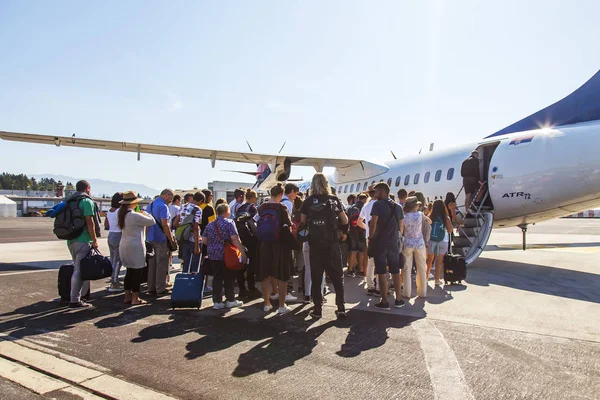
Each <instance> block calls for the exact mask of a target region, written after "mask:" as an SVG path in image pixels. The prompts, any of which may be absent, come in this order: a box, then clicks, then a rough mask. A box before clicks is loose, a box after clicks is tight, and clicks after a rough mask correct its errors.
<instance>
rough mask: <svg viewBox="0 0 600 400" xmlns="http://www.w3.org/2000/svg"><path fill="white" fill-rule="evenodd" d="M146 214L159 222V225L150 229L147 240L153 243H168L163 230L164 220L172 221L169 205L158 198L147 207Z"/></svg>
mask: <svg viewBox="0 0 600 400" xmlns="http://www.w3.org/2000/svg"><path fill="white" fill-rule="evenodd" d="M146 212H147V213H148V214H150V215H151V216H153V217H154V219H156V220H157V221H158V223H157V224H155V225H152V226H151V227H149V228H148V237H147V238H146V239H147V240H149V241H151V242H166V241H167V237H166V236H165V233H164V232H163V229H162V220H163V219H165V218H166V219H167V221H171V213H169V207H168V206H167V203H165V201H164V200H163V199H162V198H160V197H158V198H157V199H156V200H154V201H153V202H152V203H150V204H149V205H148V207H146Z"/></svg>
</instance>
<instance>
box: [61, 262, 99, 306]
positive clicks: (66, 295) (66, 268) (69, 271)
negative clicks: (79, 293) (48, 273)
mask: <svg viewBox="0 0 600 400" xmlns="http://www.w3.org/2000/svg"><path fill="white" fill-rule="evenodd" d="M73 269H74V267H73V264H65V265H61V266H60V268H59V269H58V295H59V296H60V302H61V304H68V303H70V302H71V277H72V276H73ZM90 291H91V285H90V288H89V289H88V292H87V294H85V295H84V296H83V298H86V297H87V298H89V296H90Z"/></svg>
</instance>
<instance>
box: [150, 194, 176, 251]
mask: <svg viewBox="0 0 600 400" xmlns="http://www.w3.org/2000/svg"><path fill="white" fill-rule="evenodd" d="M153 205H154V202H152V203H150V205H149V206H148V207H150V208H151V207H152V206H153ZM149 214H150V215H152V218H154V221H156V224H157V225H158V226H160V230H161V231H163V233H164V235H165V239H166V240H167V249H169V251H171V252H173V251H177V243H175V242H174V241H173V242H171V241H170V240H169V235H167V232H165V228H164V227H163V226H162V224H161V223H160V221H159V220H158V218H156V217H155V216H154V213H153V212H152V209H150V213H149Z"/></svg>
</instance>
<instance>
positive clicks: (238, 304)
mask: <svg viewBox="0 0 600 400" xmlns="http://www.w3.org/2000/svg"><path fill="white" fill-rule="evenodd" d="M221 304H223V303H221ZM243 305H244V302H243V301H239V300H234V301H228V302H226V303H225V307H227V308H233V307H241V306H243Z"/></svg>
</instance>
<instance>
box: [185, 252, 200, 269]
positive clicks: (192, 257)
mask: <svg viewBox="0 0 600 400" xmlns="http://www.w3.org/2000/svg"><path fill="white" fill-rule="evenodd" d="M193 259H194V256H193V255H192V256H191V257H190V268H189V269H188V271H190V272H189V273H190V274H191V273H192V260H193ZM200 265H202V253H200V257H199V261H198V269H197V270H196V273H197V274H200Z"/></svg>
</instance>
